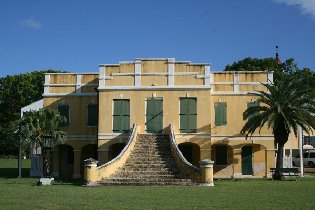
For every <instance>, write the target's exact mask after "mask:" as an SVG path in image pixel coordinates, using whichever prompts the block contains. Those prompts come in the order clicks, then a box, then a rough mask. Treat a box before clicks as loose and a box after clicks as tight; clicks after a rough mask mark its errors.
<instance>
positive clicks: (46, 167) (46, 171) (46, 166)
mask: <svg viewBox="0 0 315 210" xmlns="http://www.w3.org/2000/svg"><path fill="white" fill-rule="evenodd" d="M41 148H42V156H43V176H44V177H50V151H49V150H47V149H45V148H44V147H43V146H41Z"/></svg>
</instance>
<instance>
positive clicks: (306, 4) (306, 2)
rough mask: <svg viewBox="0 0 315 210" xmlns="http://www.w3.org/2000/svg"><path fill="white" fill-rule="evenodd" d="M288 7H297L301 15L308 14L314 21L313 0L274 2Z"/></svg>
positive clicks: (279, 0)
mask: <svg viewBox="0 0 315 210" xmlns="http://www.w3.org/2000/svg"><path fill="white" fill-rule="evenodd" d="M274 1H275V2H277V3H285V4H287V5H289V6H296V5H297V6H299V7H300V9H301V11H302V13H303V14H309V15H311V16H312V17H313V19H314V20H315V0H274Z"/></svg>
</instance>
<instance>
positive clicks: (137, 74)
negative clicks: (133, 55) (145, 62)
mask: <svg viewBox="0 0 315 210" xmlns="http://www.w3.org/2000/svg"><path fill="white" fill-rule="evenodd" d="M135 86H141V60H140V59H136V60H135Z"/></svg>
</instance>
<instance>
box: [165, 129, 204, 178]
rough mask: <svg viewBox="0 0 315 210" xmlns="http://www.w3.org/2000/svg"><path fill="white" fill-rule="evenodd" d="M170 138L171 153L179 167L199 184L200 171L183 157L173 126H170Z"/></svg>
mask: <svg viewBox="0 0 315 210" xmlns="http://www.w3.org/2000/svg"><path fill="white" fill-rule="evenodd" d="M169 137H170V141H171V153H172V156H173V158H174V159H175V161H176V164H177V166H178V167H179V168H180V170H181V171H182V172H184V173H185V174H186V175H188V176H189V177H190V178H191V179H193V180H194V181H196V182H199V181H200V169H199V168H197V167H196V166H194V165H192V164H191V163H190V162H188V161H187V160H186V158H185V157H184V156H183V154H182V152H181V151H180V150H179V148H178V146H177V144H176V141H175V135H174V128H173V125H172V124H170V125H169Z"/></svg>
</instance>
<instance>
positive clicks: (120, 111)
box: [113, 99, 130, 133]
mask: <svg viewBox="0 0 315 210" xmlns="http://www.w3.org/2000/svg"><path fill="white" fill-rule="evenodd" d="M129 113H130V107H129V100H126V99H115V100H114V113H113V132H114V133H124V132H127V131H129V129H130V114H129Z"/></svg>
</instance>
